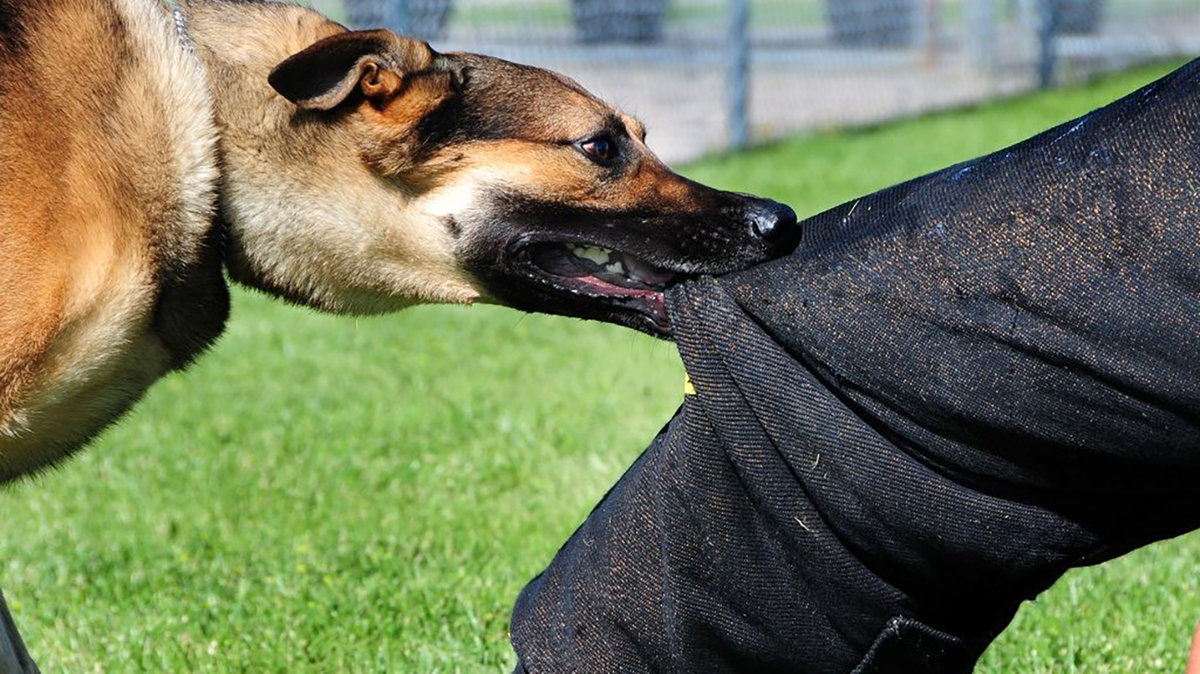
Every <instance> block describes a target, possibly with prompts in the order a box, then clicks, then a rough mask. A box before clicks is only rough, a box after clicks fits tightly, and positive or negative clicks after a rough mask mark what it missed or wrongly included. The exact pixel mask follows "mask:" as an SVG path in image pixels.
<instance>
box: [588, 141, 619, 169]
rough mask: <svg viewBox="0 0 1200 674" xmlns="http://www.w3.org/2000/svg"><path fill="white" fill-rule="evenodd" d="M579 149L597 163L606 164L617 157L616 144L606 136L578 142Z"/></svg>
mask: <svg viewBox="0 0 1200 674" xmlns="http://www.w3.org/2000/svg"><path fill="white" fill-rule="evenodd" d="M579 149H580V150H582V151H583V153H584V154H585V155H587V156H588V158H589V159H591V160H592V161H594V162H596V163H599V164H607V163H608V162H610V161H612V160H614V159H616V158H617V144H616V143H615V142H613V139H612V138H610V137H608V136H596V137H595V138H589V139H587V140H585V141H583V142H582V143H580V144H579Z"/></svg>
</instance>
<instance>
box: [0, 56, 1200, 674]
mask: <svg viewBox="0 0 1200 674" xmlns="http://www.w3.org/2000/svg"><path fill="white" fill-rule="evenodd" d="M1165 70H1166V69H1165V68H1163V67H1158V68H1150V69H1143V70H1138V71H1135V72H1131V73H1128V74H1124V75H1120V76H1117V77H1112V78H1109V79H1106V80H1103V81H1101V82H1099V83H1096V84H1094V85H1091V86H1087V87H1082V88H1074V89H1069V90H1063V91H1056V92H1053V93H1048V94H1040V95H1035V96H1030V97H1027V98H1022V99H1018V100H1013V101H1009V102H1003V103H998V104H994V105H988V106H985V107H981V108H978V109H974V110H968V111H962V112H955V113H949V114H942V115H937V116H934V117H929V118H924V119H917V120H912V121H905V122H900V123H895V124H889V125H886V126H880V127H877V128H872V129H867V130H860V131H853V132H844V133H842V132H830V133H825V134H821V135H815V136H808V137H803V138H797V139H794V140H791V141H788V142H784V143H779V144H777V145H773V146H770V147H765V148H761V149H757V150H754V151H751V152H747V153H743V154H738V155H733V156H722V157H712V158H710V159H708V160H706V161H704V162H701V163H699V164H697V165H694V166H692V167H689V168H688V173H689V174H691V175H692V176H694V177H696V178H699V179H702V180H705V181H709V182H712V183H716V184H719V185H721V186H724V187H727V188H731V189H741V190H750V191H755V192H760V193H764V194H769V195H772V196H775V197H778V198H781V199H784V200H786V201H789V202H791V203H793V204H796V205H797V206H798V207H799V208H800V209H801V210H802V211H803V212H805V213H808V214H811V213H814V212H816V211H818V210H820V209H823V208H826V207H829V206H833V205H835V204H837V203H839V202H841V201H843V200H846V199H849V198H853V197H854V196H856V195H860V194H862V193H865V192H868V191H871V190H874V189H876V188H879V187H883V186H885V185H888V184H891V183H893V182H896V181H899V180H902V179H905V178H908V177H911V176H914V175H916V174H919V173H922V172H925V171H929V170H932V169H936V168H938V167H941V166H943V165H946V164H949V163H951V162H955V161H958V160H961V159H964V158H967V157H970V156H973V155H977V154H980V153H983V152H986V151H989V150H992V149H995V148H998V147H1001V146H1003V145H1005V144H1008V143H1011V142H1013V141H1016V140H1019V139H1021V138H1023V137H1025V136H1027V135H1029V134H1031V133H1033V132H1036V131H1038V130H1040V129H1042V128H1045V127H1047V126H1049V125H1052V124H1054V123H1056V122H1059V121H1063V120H1065V119H1067V118H1069V117H1071V116H1074V115H1076V114H1079V113H1082V112H1085V111H1087V110H1089V109H1091V108H1093V107H1096V106H1098V105H1100V104H1103V103H1105V102H1107V101H1110V100H1112V99H1114V98H1116V97H1118V96H1120V95H1122V94H1124V93H1126V92H1128V91H1131V90H1132V89H1134V88H1135V87H1137V86H1139V85H1141V84H1142V83H1144V82H1147V81H1149V80H1150V79H1152V78H1154V77H1156V76H1158V75H1160V74H1162V73H1163V72H1165ZM680 397H681V368H680V365H679V362H678V358H677V356H676V355H675V353H674V351H673V350H672V348H671V346H670V345H668V344H664V343H659V342H655V341H652V340H650V339H648V338H644V337H642V336H639V335H636V334H634V333H632V332H629V331H625V330H622V329H619V328H615V327H611V326H605V325H594V324H587V323H582V322H578V321H573V320H568V319H562V318H552V317H544V316H528V317H524V316H521V315H519V314H517V313H515V312H512V311H508V310H504V309H497V308H489V307H475V308H472V309H462V308H445V307H443V308H439V307H424V308H417V309H412V310H409V311H406V312H403V313H401V314H398V315H395V316H390V317H385V318H373V319H362V320H352V319H346V318H333V317H327V316H319V315H316V314H314V313H311V312H309V311H305V310H302V309H298V308H295V307H290V306H286V305H284V304H281V303H278V302H274V301H271V300H268V299H266V298H264V297H262V296H259V295H255V294H250V293H246V292H238V293H236V296H235V303H234V316H233V321H232V323H231V324H230V327H229V331H228V333H227V334H226V335H225V336H224V337H223V339H222V340H221V342H220V343H219V344H218V346H217V348H216V349H215V350H214V351H213V352H212V353H210V354H208V355H207V356H205V357H204V358H203V359H202V360H201V362H200V363H198V364H197V365H196V366H195V367H193V368H192V369H191V370H190V371H189V372H187V373H185V374H181V375H174V376H172V377H169V378H168V379H166V380H165V381H164V382H162V383H161V384H160V385H158V386H157V387H156V388H155V389H154V390H153V391H152V392H151V394H150V395H149V396H148V397H147V399H146V400H145V401H144V402H143V403H142V404H141V405H140V406H139V407H138V408H137V410H136V411H135V412H134V413H133V414H132V415H130V416H129V417H127V418H126V419H125V420H124V421H122V422H121V423H120V424H119V425H118V426H116V427H115V428H113V429H111V430H110V431H109V432H107V433H106V434H105V435H104V436H103V438H102V439H101V440H100V441H98V442H96V443H95V444H94V445H93V446H92V447H90V448H89V449H88V451H87V452H85V453H84V454H83V455H82V456H81V457H80V458H78V459H76V460H74V461H71V462H70V463H69V464H68V465H67V466H65V467H64V468H63V469H61V470H58V471H55V472H53V473H51V474H49V475H46V476H44V477H42V478H39V479H37V480H34V481H31V482H27V483H23V484H20V485H17V486H15V487H12V488H9V489H6V490H2V491H0V513H2V515H0V517H2V518H3V525H4V537H3V538H2V539H0V560H2V561H0V586H2V587H3V588H4V589H5V591H6V593H7V594H8V596H9V598H10V600H11V601H12V603H13V605H14V611H15V613H16V615H17V619H18V622H19V624H21V625H22V626H23V629H24V632H25V635H26V637H27V638H28V640H29V642H30V643H31V645H32V648H33V649H34V650H35V651H36V653H37V655H38V657H39V659H40V661H41V664H42V665H43V669H44V670H45V671H47V672H108V671H121V672H163V671H171V672H184V671H186V672H256V673H258V672H331V671H347V672H421V673H433V672H504V671H507V669H506V668H508V667H509V666H511V660H512V656H511V654H510V651H509V647H508V644H507V634H506V629H507V620H508V614H509V610H510V608H511V606H512V601H513V599H514V598H515V596H516V593H517V592H518V590H519V589H520V588H521V586H522V585H523V584H524V583H525V582H526V581H527V580H528V579H529V578H530V577H531V576H533V575H534V574H535V573H537V571H538V570H540V569H541V568H542V567H543V566H544V565H545V564H546V562H548V561H549V559H550V557H551V556H552V555H553V554H554V552H555V550H556V549H557V548H558V546H559V545H560V544H561V543H562V542H563V541H564V540H565V539H566V538H567V536H568V535H570V533H571V531H572V530H573V529H574V527H575V526H577V525H578V524H579V522H580V521H581V520H582V519H583V518H584V517H585V516H586V515H587V513H588V510H589V508H590V507H591V505H592V504H594V503H595V502H596V501H597V500H598V499H599V498H600V497H601V495H602V494H603V493H604V491H605V489H606V488H607V487H608V485H610V484H611V483H612V482H613V481H614V480H615V479H616V478H617V477H618V476H619V475H620V473H621V471H622V470H623V469H624V467H625V466H626V465H628V464H629V463H630V461H631V460H632V459H633V458H634V457H635V456H636V455H637V454H638V452H639V451H640V450H641V448H642V447H644V446H645V445H646V443H647V442H648V441H649V440H650V438H651V437H652V435H653V434H654V432H655V431H656V430H657V429H658V428H659V426H660V425H661V424H662V423H663V422H664V421H665V420H666V419H667V418H668V416H669V415H670V413H671V412H672V411H673V410H674V408H675V406H676V405H677V404H678V402H679V400H680ZM1198 582H1200V537H1198V536H1197V535H1192V536H1188V537H1183V538H1180V539H1177V540H1174V541H1171V542H1167V543H1162V544H1158V545H1155V546H1151V547H1150V548H1147V549H1145V550H1142V551H1139V552H1137V553H1134V554H1132V555H1129V556H1128V557H1126V558H1123V559H1121V560H1117V561H1115V562H1112V563H1110V564H1107V565H1104V566H1101V567H1098V568H1092V569H1084V570H1079V571H1075V572H1072V573H1071V574H1068V576H1067V577H1066V578H1065V579H1064V580H1062V581H1061V582H1060V583H1058V584H1057V585H1056V586H1055V587H1054V588H1053V589H1052V590H1050V591H1049V592H1047V593H1046V594H1045V595H1044V596H1043V597H1042V598H1040V599H1039V600H1038V601H1037V602H1035V603H1032V604H1029V605H1027V606H1025V607H1024V608H1023V609H1022V611H1021V612H1020V614H1019V615H1018V616H1017V619H1016V621H1015V623H1014V625H1013V627H1012V629H1010V630H1009V631H1008V632H1006V633H1005V634H1004V635H1003V636H1002V637H1001V638H1000V640H999V641H998V642H997V644H996V646H995V647H994V648H993V649H992V650H991V651H989V652H988V653H987V655H986V656H985V658H984V660H983V663H982V665H981V667H980V671H981V672H994V673H1000V672H1006V673H1007V672H1021V673H1022V674H1027V673H1039V672H1047V673H1048V672H1055V673H1059V672H1073V671H1080V672H1099V673H1104V672H1139V673H1140V672H1153V671H1180V670H1181V669H1182V663H1183V660H1184V657H1185V652H1186V642H1187V638H1188V634H1189V631H1190V627H1191V625H1192V624H1193V622H1194V621H1195V620H1196V619H1197V618H1200V602H1198V601H1197V599H1198V598H1200V587H1198Z"/></svg>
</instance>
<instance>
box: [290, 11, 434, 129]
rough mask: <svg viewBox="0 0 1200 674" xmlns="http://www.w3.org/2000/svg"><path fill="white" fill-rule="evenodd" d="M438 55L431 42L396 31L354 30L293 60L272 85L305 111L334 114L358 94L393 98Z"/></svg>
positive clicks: (291, 58)
mask: <svg viewBox="0 0 1200 674" xmlns="http://www.w3.org/2000/svg"><path fill="white" fill-rule="evenodd" d="M434 56H435V53H434V51H433V49H431V48H430V47H429V45H428V44H426V43H424V42H421V41H420V40H414V39H412V38H406V37H400V36H398V35H396V34H395V33H393V32H391V31H390V30H363V31H348V32H345V33H339V34H337V35H333V36H331V37H327V38H325V39H323V40H320V41H318V42H316V43H314V44H313V45H311V46H310V47H308V48H307V49H305V50H303V51H301V52H298V53H296V54H293V55H291V56H289V57H288V58H287V59H285V60H284V61H283V62H282V63H280V64H279V65H277V66H275V68H274V69H273V70H271V74H270V75H268V76H267V81H268V82H270V84H271V86H272V87H273V88H274V89H275V91H278V92H279V93H280V95H282V96H283V97H284V98H286V99H288V100H289V101H291V102H292V103H295V104H296V105H297V106H299V107H300V108H303V109H305V110H332V109H334V108H336V107H337V106H338V105H340V104H341V103H342V102H343V101H345V100H346V99H347V98H349V97H350V95H351V94H353V93H354V92H355V91H356V90H357V91H361V92H362V94H363V95H364V96H366V97H367V98H368V99H371V100H375V101H378V102H384V101H386V100H388V99H390V98H391V97H393V96H395V95H396V93H397V92H399V91H400V89H401V87H402V86H403V85H404V77H405V76H406V75H407V74H409V73H413V72H418V71H420V70H424V69H426V68H429V67H430V65H431V64H432V63H433V59H434Z"/></svg>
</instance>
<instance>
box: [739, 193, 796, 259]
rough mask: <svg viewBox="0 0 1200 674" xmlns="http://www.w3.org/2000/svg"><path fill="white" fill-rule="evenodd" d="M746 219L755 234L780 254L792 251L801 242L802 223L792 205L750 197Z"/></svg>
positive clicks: (774, 251)
mask: <svg viewBox="0 0 1200 674" xmlns="http://www.w3.org/2000/svg"><path fill="white" fill-rule="evenodd" d="M746 219H747V220H749V222H750V226H751V227H752V228H753V229H754V234H755V235H756V236H758V237H759V238H761V239H762V240H763V241H765V242H766V243H767V245H768V246H769V247H770V249H771V251H772V252H773V253H775V254H778V255H783V254H786V253H790V252H792V251H793V250H794V249H795V248H796V245H797V244H799V243H800V223H799V219H798V218H797V217H796V211H794V210H792V207H791V206H788V205H787V204H781V203H779V202H778V201H773V200H771V199H757V198H755V199H750V200H749V203H748V204H747V206H746Z"/></svg>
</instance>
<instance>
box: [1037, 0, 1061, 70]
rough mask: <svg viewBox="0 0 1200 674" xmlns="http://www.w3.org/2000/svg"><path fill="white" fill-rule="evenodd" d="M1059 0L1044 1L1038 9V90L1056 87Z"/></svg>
mask: <svg viewBox="0 0 1200 674" xmlns="http://www.w3.org/2000/svg"><path fill="white" fill-rule="evenodd" d="M1058 4H1059V0H1042V2H1041V3H1040V6H1039V7H1038V9H1039V10H1040V11H1039V12H1038V64H1037V66H1038V88H1040V89H1049V88H1050V87H1051V86H1053V85H1054V66H1055V65H1056V61H1057V55H1056V54H1055V50H1054V47H1055V44H1054V39H1055V34H1056V33H1058V17H1059V9H1058Z"/></svg>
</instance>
